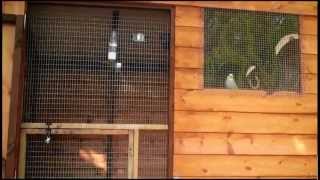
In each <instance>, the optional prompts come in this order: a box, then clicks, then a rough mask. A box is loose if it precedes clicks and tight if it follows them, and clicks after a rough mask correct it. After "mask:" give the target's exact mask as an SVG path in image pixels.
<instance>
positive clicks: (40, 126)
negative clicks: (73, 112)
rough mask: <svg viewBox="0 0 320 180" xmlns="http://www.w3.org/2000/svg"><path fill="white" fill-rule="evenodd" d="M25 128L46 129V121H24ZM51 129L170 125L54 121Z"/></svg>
mask: <svg viewBox="0 0 320 180" xmlns="http://www.w3.org/2000/svg"><path fill="white" fill-rule="evenodd" d="M21 128H23V129H34V128H35V129H45V128H47V125H46V123H22V124H21ZM50 128H51V129H125V130H130V129H147V130H167V129H168V125H163V124H86V123H52V124H51V125H50Z"/></svg>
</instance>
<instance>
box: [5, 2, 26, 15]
mask: <svg viewBox="0 0 320 180" xmlns="http://www.w3.org/2000/svg"><path fill="white" fill-rule="evenodd" d="M25 6H26V1H2V11H3V12H2V13H4V14H15V15H23V14H24V12H25Z"/></svg>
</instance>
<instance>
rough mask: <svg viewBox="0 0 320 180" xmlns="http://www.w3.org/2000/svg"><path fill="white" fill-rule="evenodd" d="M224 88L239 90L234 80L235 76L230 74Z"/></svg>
mask: <svg viewBox="0 0 320 180" xmlns="http://www.w3.org/2000/svg"><path fill="white" fill-rule="evenodd" d="M224 86H225V88H227V89H238V86H237V84H236V81H235V80H234V78H233V74H229V75H228V76H227V79H226V81H225V82H224Z"/></svg>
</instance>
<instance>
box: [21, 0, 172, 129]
mask: <svg viewBox="0 0 320 180" xmlns="http://www.w3.org/2000/svg"><path fill="white" fill-rule="evenodd" d="M83 12H86V13H83ZM169 20H170V16H169V13H168V12H166V11H158V10H140V9H139V10H128V9H113V8H84V7H81V8H79V7H76V8H72V7H68V6H52V7H50V8H49V7H47V6H41V5H33V6H31V7H30V8H29V13H28V15H27V34H28V35H27V42H28V44H27V77H26V79H27V80H26V86H25V96H24V102H25V104H24V121H25V122H56V123H57V122H64V123H75V122H77V123H145V124H166V123H167V119H168V79H169V77H168V74H169V39H170V22H169ZM112 43H115V44H116V48H114V47H111V45H110V44H112ZM112 48H114V49H113V50H114V52H112V53H114V58H115V59H111V60H110V57H109V56H110V51H111V50H112Z"/></svg>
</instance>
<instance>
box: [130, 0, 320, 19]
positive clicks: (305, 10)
mask: <svg viewBox="0 0 320 180" xmlns="http://www.w3.org/2000/svg"><path fill="white" fill-rule="evenodd" d="M132 2H137V3H149V4H166V5H175V6H193V7H207V8H223V9H240V10H248V11H263V12H278V13H288V14H298V15H315V16H317V7H318V4H317V2H316V1H314V2H303V1H132Z"/></svg>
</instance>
